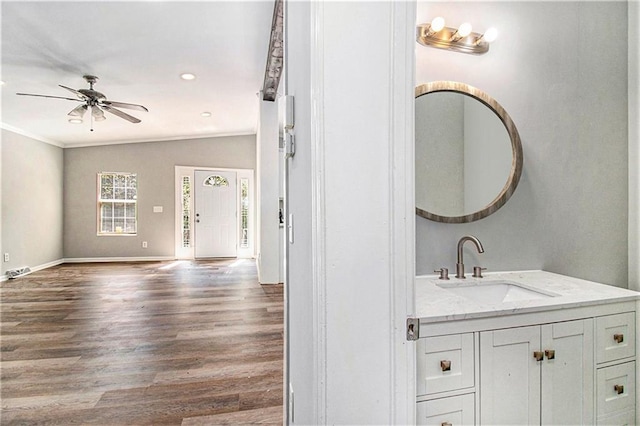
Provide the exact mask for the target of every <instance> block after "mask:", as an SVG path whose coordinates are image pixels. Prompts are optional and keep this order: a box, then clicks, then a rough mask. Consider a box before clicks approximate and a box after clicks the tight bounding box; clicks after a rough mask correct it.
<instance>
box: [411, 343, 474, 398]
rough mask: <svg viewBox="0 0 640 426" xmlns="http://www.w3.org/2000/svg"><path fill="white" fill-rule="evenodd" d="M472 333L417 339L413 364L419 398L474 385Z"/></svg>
mask: <svg viewBox="0 0 640 426" xmlns="http://www.w3.org/2000/svg"><path fill="white" fill-rule="evenodd" d="M473 346H474V340H473V333H464V334H453V335H450V336H438V337H427V338H424V339H419V340H418V344H417V345H416V348H417V351H418V353H417V357H416V364H417V370H418V377H417V391H418V395H431V394H434V393H439V392H446V391H451V390H456V389H464V388H469V387H472V386H473V385H474V347H473Z"/></svg>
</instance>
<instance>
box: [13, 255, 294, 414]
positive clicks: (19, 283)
mask: <svg viewBox="0 0 640 426" xmlns="http://www.w3.org/2000/svg"><path fill="white" fill-rule="evenodd" d="M0 303H1V304H0V309H1V317H0V319H1V321H0V338H1V340H0V349H1V357H0V370H1V377H0V380H1V383H0V397H1V400H2V402H1V403H2V411H1V412H0V414H1V417H0V423H1V424H2V425H14V424H15V425H17V424H53V425H63V424H64V425H67V424H99V425H149V424H153V425H165V424H166V425H179V424H184V425H212V424H282V417H283V415H282V404H283V397H282V392H283V388H282V374H283V291H282V285H275V286H274V285H265V286H261V285H260V284H258V282H257V277H256V270H255V264H254V262H253V261H250V260H239V261H236V260H235V259H234V260H208V261H179V262H147V263H126V264H124V263H120V264H113V263H102V264H75V265H72V264H64V265H60V266H56V267H53V268H49V269H46V270H43V271H39V272H35V273H33V274H31V275H27V276H24V277H21V278H18V279H16V280H10V281H5V282H3V283H0Z"/></svg>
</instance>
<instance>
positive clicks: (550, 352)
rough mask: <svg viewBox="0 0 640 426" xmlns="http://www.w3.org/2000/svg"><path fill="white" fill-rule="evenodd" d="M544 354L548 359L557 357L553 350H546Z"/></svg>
mask: <svg viewBox="0 0 640 426" xmlns="http://www.w3.org/2000/svg"><path fill="white" fill-rule="evenodd" d="M544 354H545V355H546V357H547V359H555V357H556V351H554V350H553V349H547V350H545V351H544Z"/></svg>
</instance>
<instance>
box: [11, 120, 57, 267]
mask: <svg viewBox="0 0 640 426" xmlns="http://www.w3.org/2000/svg"><path fill="white" fill-rule="evenodd" d="M0 144H1V146H2V148H1V150H2V253H3V254H4V253H9V256H10V261H9V262H4V259H2V274H3V275H4V273H5V272H6V271H7V270H8V269H14V268H19V267H23V266H29V267H30V268H34V267H37V266H41V265H46V264H49V263H52V262H57V261H60V260H62V257H63V248H62V224H63V219H62V218H63V209H62V181H63V152H62V151H63V150H62V148H58V147H56V146H53V145H49V144H46V143H43V142H39V141H36V140H33V139H30V138H28V137H26V136H22V135H18V134H16V133H13V132H10V131H8V130H4V129H3V130H2V141H1V142H0Z"/></svg>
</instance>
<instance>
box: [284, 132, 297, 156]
mask: <svg viewBox="0 0 640 426" xmlns="http://www.w3.org/2000/svg"><path fill="white" fill-rule="evenodd" d="M284 137H285V141H284V145H285V154H286V155H285V158H293V156H294V155H296V138H295V137H294V136H293V135H292V134H291V133H286V134H285V135H284Z"/></svg>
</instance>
